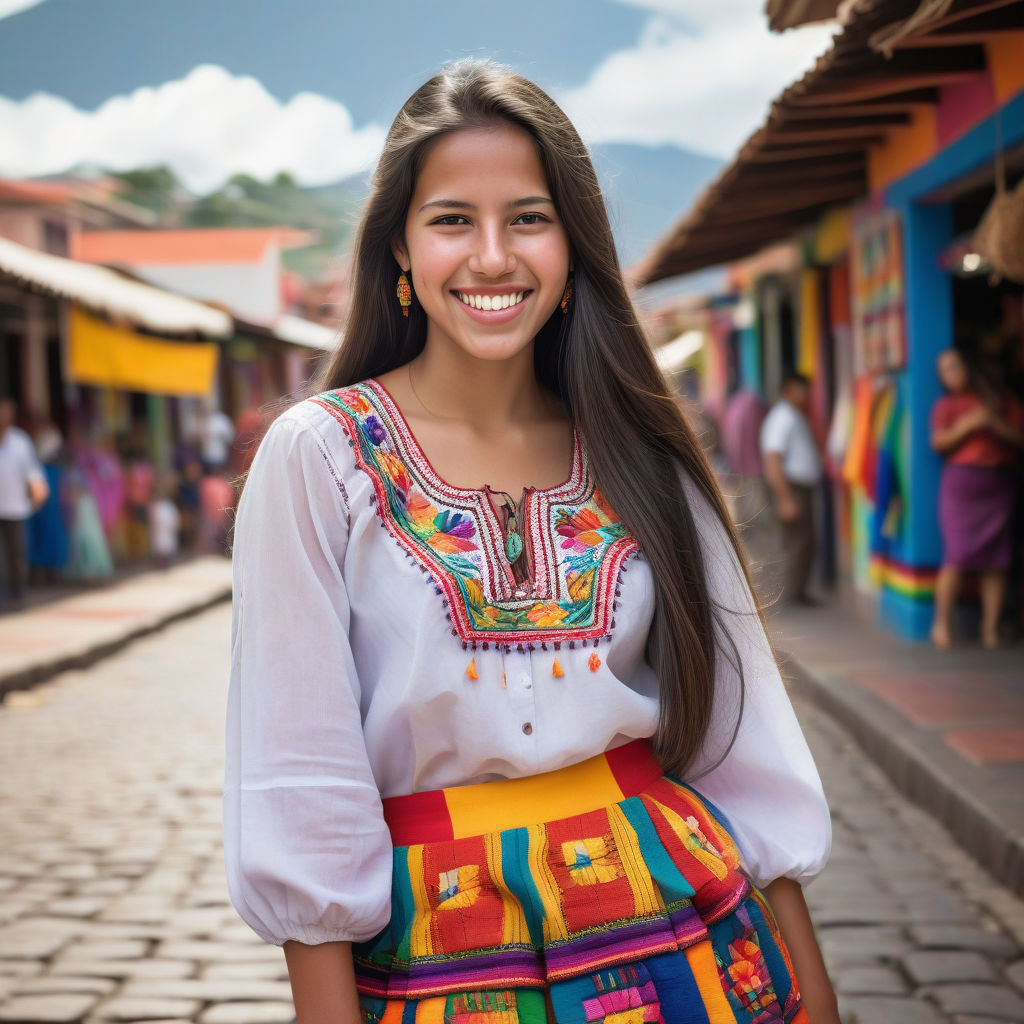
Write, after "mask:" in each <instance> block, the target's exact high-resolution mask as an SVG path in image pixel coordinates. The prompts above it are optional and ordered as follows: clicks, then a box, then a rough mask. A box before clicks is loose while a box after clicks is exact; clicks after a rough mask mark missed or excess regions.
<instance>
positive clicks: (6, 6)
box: [0, 0, 43, 18]
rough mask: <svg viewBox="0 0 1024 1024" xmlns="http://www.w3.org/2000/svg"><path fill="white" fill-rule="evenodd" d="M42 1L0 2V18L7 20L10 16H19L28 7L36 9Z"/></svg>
mask: <svg viewBox="0 0 1024 1024" xmlns="http://www.w3.org/2000/svg"><path fill="white" fill-rule="evenodd" d="M42 2H43V0H0V18H9V17H10V16H11V15H12V14H20V13H21V12H22V11H27V10H28V9H29V8H30V7H38V6H39V4H41V3H42Z"/></svg>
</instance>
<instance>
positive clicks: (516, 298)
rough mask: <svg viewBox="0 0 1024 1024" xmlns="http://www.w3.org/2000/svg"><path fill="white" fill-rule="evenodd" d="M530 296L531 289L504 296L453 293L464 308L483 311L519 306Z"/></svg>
mask: <svg viewBox="0 0 1024 1024" xmlns="http://www.w3.org/2000/svg"><path fill="white" fill-rule="evenodd" d="M530 294H532V289H530V288H527V289H526V290H525V291H521V292H507V293H506V294H504V295H470V294H469V293H468V292H460V291H453V292H452V295H454V296H455V297H456V298H457V299H458V300H459V302H461V303H462V304H463V305H464V306H469V307H470V308H471V309H481V310H486V311H490V310H495V309H509V308H510V307H512V306H518V305H519V303H520V302H522V301H523V299H525V298H526V296H527V295H530Z"/></svg>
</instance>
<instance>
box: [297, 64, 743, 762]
mask: <svg viewBox="0 0 1024 1024" xmlns="http://www.w3.org/2000/svg"><path fill="white" fill-rule="evenodd" d="M495 122H498V123H500V122H510V123H511V124H514V125H518V126H519V127H521V128H523V129H525V130H526V131H527V132H528V133H529V134H530V135H531V136H532V137H533V139H534V141H535V142H536V145H537V148H538V150H539V152H540V157H541V160H542V163H543V167H544V171H545V174H546V176H547V181H548V185H549V187H550V189H551V192H552V198H553V199H554V202H555V206H556V208H557V210H558V213H559V216H560V218H561V221H562V224H563V225H564V226H565V230H566V232H567V234H568V237H569V243H570V247H571V250H572V259H573V268H574V278H575V281H574V284H575V292H574V295H573V298H572V302H571V306H570V312H569V313H568V315H563V314H562V312H561V311H560V310H557V309H556V311H555V312H554V314H553V315H552V317H551V319H550V320H549V321H548V322H547V323H546V324H545V325H544V327H543V328H542V329H541V330H540V332H539V333H538V335H537V338H536V341H535V344H534V364H535V369H536V373H537V378H538V381H539V382H540V383H541V385H542V386H544V387H546V388H548V389H550V390H551V391H552V392H554V393H555V394H556V395H558V396H559V397H560V398H561V400H562V403H563V405H564V406H565V409H566V412H567V414H568V416H569V417H570V419H571V420H572V421H573V422H574V423H575V424H576V426H577V428H578V430H579V432H580V436H581V439H582V441H583V444H584V446H585V447H586V450H587V453H588V456H589V458H590V462H591V464H592V466H593V469H594V472H595V474H596V478H597V481H598V484H599V487H600V490H601V492H602V494H603V495H604V497H605V498H606V499H607V500H608V502H609V503H610V505H611V507H612V508H614V509H615V511H616V512H617V513H618V515H619V516H620V517H621V519H622V521H623V522H624V523H625V525H626V526H627V527H628V529H629V530H630V531H631V532H632V534H633V536H634V537H635V538H636V540H637V543H638V544H639V546H640V549H641V551H642V552H643V553H644V556H645V558H646V559H647V561H648V562H649V564H650V567H651V570H652V572H653V575H654V580H655V589H656V606H655V613H654V620H653V624H652V627H651V630H650V635H649V638H648V647H647V659H648V661H649V663H650V665H651V667H652V668H653V669H654V671H655V672H656V674H657V676H658V679H659V682H660V689H661V704H660V723H659V729H658V734H657V737H656V740H655V745H656V749H657V752H658V754H659V756H660V757H661V759H662V762H663V764H664V765H665V767H666V768H667V769H668V770H670V771H673V772H676V773H680V774H681V773H682V772H683V771H684V770H685V769H686V768H687V766H689V765H691V763H692V762H693V760H694V758H695V756H696V755H697V753H698V752H699V751H700V749H701V746H702V744H703V741H704V738H705V735H706V733H707V730H708V726H709V723H710V719H711V707H712V701H713V698H714V686H715V684H714V681H715V672H716V660H717V658H718V657H720V656H721V653H722V652H720V651H718V649H717V648H718V644H717V643H716V639H715V635H716V621H717V619H718V615H719V609H717V608H715V607H713V606H712V603H711V602H710V601H709V600H708V587H707V584H706V582H705V570H704V562H703V558H702V554H701V548H700V543H699V537H698V532H697V529H696V525H695V522H694V517H693V515H692V514H691V511H690V509H689V508H688V505H687V501H686V498H685V496H684V492H683V489H682V484H681V481H680V475H679V469H680V467H681V468H682V469H683V470H685V472H686V473H688V474H689V475H690V477H692V479H693V480H694V482H695V483H696V485H697V487H698V488H699V489H700V491H701V493H702V494H703V495H704V497H705V498H706V499H707V500H708V502H710V505H711V507H712V509H713V510H714V513H715V514H716V515H717V517H718V519H719V520H721V524H722V526H723V527H724V529H725V530H726V532H727V534H728V536H729V539H730V541H731V543H732V545H733V547H734V549H735V550H736V553H737V556H738V558H739V562H740V565H741V566H742V567H743V573H744V577H745V579H746V582H747V585H748V586H749V575H748V574H747V570H746V566H745V562H744V559H743V556H742V553H741V551H740V548H739V545H738V544H737V541H736V535H735V532H734V529H733V527H732V524H731V522H730V519H729V516H728V514H727V512H726V509H725V505H724V503H723V501H722V497H721V494H720V492H719V490H718V486H717V484H716V482H715V479H714V476H713V474H712V472H711V469H710V467H709V465H708V463H707V460H706V458H705V457H704V454H703V452H702V449H701V447H700V445H699V444H698V442H697V440H696V438H695V436H694V434H693V432H692V430H691V429H690V427H689V426H688V425H687V423H686V422H685V420H684V419H683V416H682V414H681V413H680V411H679V409H678V407H677V405H676V402H675V400H674V399H673V397H672V395H671V394H670V393H669V391H668V388H667V387H666V384H665V381H664V378H663V377H662V375H661V373H660V371H659V370H658V368H657V366H656V364H655V362H654V359H653V357H652V355H651V351H650V349H649V347H648V345H647V343H646V341H645V338H644V335H643V332H642V330H641V328H640V325H639V322H638V320H637V316H636V312H635V310H634V309H633V306H632V303H631V301H630V298H629V296H628V294H627V292H626V287H625V285H624V283H623V279H622V272H621V269H620V267H619V262H618V258H617V256H616V252H615V243H614V240H613V238H612V232H611V227H610V225H609V223H608V215H607V212H606V210H605V205H604V199H603V197H602V194H601V189H600V186H599V185H598V181H597V175H596V174H595V172H594V167H593V164H592V163H591V160H590V155H589V153H588V152H587V149H586V147H585V146H584V145H583V142H582V141H581V139H580V137H579V135H578V134H577V132H576V129H575V128H574V127H573V125H572V123H571V122H570V121H569V119H568V118H567V117H566V115H565V114H564V113H563V112H562V110H561V109H560V108H559V107H558V106H557V104H556V103H555V102H554V101H553V100H552V99H551V98H550V97H549V96H548V95H547V94H546V93H544V92H543V91H542V90H541V89H540V88H538V87H537V86H536V85H534V84H533V83H532V82H530V81H528V80H527V79H525V78H523V77H521V76H519V75H517V74H514V73H513V72H511V71H509V70H507V69H505V68H502V67H500V66H498V65H495V64H493V63H491V62H487V61H476V60H472V61H461V62H459V63H456V64H453V65H451V66H449V67H447V68H446V69H445V70H443V71H442V72H441V73H440V74H438V75H436V76H434V77H433V78H431V79H430V80H429V81H428V82H426V83H425V84H424V85H423V86H421V87H420V88H419V89H417V90H416V92H415V93H413V95H412V96H411V97H410V98H409V99H408V100H407V101H406V103H405V105H404V106H403V107H402V109H401V110H400V111H399V113H398V116H397V117H396V118H395V121H394V124H392V126H391V129H390V131H389V132H388V135H387V140H386V142H385V144H384V151H383V153H382V155H381V157H380V162H379V163H378V165H377V169H376V172H375V174H374V177H373V182H372V189H371V194H370V197H369V201H368V203H367V206H366V209H365V212H364V214H363V218H362V223H361V225H360V227H359V230H358V233H357V236H356V242H355V254H354V266H353V277H352V290H351V296H352V298H351V305H350V308H349V312H348V317H347V321H346V325H345V336H344V342H343V343H342V344H341V345H340V346H339V348H338V350H337V351H336V352H335V354H334V356H333V357H332V358H331V360H330V362H329V363H328V364H327V365H326V366H325V367H324V369H323V370H322V371H321V372H320V373H319V374H318V376H317V377H316V379H315V380H314V381H312V382H311V387H310V391H311V393H317V392H320V391H326V390H331V389H334V388H339V387H345V386H348V385H350V384H354V383H356V382H358V381H361V380H365V379H366V378H367V377H375V376H377V375H379V374H382V373H385V372H386V371H388V370H391V369H394V368H396V367H398V366H402V365H404V364H405V363H407V362H409V361H410V360H411V359H413V358H414V357H415V356H417V355H418V354H419V353H420V352H421V351H422V349H423V346H424V344H425V341H426V330H427V323H426V316H425V314H424V312H423V310H422V308H421V307H420V306H419V304H418V303H416V302H415V301H414V302H413V306H412V308H411V309H410V316H409V317H408V318H406V317H403V316H401V314H400V311H399V306H398V303H397V301H396V299H395V282H396V280H397V276H398V273H399V268H398V265H397V264H396V262H395V258H394V256H393V254H392V250H391V242H392V240H393V239H395V238H398V237H401V234H402V231H403V228H404V224H405V218H406V214H407V211H408V208H409V203H410V201H411V199H412V194H413V188H414V185H415V182H416V176H417V173H418V172H419V169H420V168H421V167H422V165H423V161H424V159H425V158H426V154H427V150H428V146H429V145H430V143H431V142H433V141H435V140H436V139H438V138H439V137H440V136H441V135H443V134H445V133H448V132H454V131H458V130H460V129H464V128H470V127H481V126H486V125H493V124H494V123H495ZM718 632H719V633H720V634H721V635H725V637H726V642H727V643H730V642H731V639H730V638H729V637H728V635H727V634H726V633H725V631H724V630H719V631H718ZM734 658H735V660H733V659H734ZM730 661H733V664H734V665H735V667H736V668H737V670H738V671H739V672H740V676H741V680H742V665H741V664H740V660H739V658H738V656H737V652H736V647H735V644H732V650H731V656H730Z"/></svg>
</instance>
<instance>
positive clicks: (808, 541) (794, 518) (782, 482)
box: [761, 373, 823, 605]
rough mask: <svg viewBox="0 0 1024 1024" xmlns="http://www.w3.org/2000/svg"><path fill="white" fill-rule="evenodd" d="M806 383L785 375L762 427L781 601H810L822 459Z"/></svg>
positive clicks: (801, 377) (797, 375) (798, 375)
mask: <svg viewBox="0 0 1024 1024" xmlns="http://www.w3.org/2000/svg"><path fill="white" fill-rule="evenodd" d="M810 406H811V382H810V381H809V380H808V379H807V378H806V377H805V376H804V375H803V374H802V373H790V374H787V375H786V377H785V379H784V380H783V382H782V391H781V394H780V397H779V400H778V401H777V402H776V403H775V404H774V405H773V406H772V408H771V410H770V411H769V413H768V415H767V416H766V417H765V419H764V423H763V424H762V425H761V456H762V459H763V462H764V474H765V477H766V479H767V481H768V486H769V488H770V490H771V496H772V502H773V505H774V509H775V517H776V520H777V522H778V524H779V534H780V541H781V548H782V560H783V567H782V569H783V573H782V576H783V578H782V591H781V594H780V598H781V600H783V601H789V602H795V603H797V604H803V605H815V604H817V601H816V600H815V599H814V598H812V597H811V595H810V593H809V592H808V586H809V583H810V578H811V569H812V568H813V566H814V557H815V554H816V552H817V533H816V530H815V521H814V520H815V516H814V503H815V498H816V495H817V491H818V486H819V484H820V483H821V477H822V469H823V467H822V459H821V452H820V451H819V450H818V443H817V441H815V439H814V434H813V432H812V431H811V424H810V422H809V421H808V419H807V413H808V412H809V410H810Z"/></svg>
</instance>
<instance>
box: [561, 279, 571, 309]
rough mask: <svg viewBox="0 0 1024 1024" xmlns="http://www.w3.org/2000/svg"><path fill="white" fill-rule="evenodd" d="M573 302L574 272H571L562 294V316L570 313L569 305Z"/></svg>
mask: <svg viewBox="0 0 1024 1024" xmlns="http://www.w3.org/2000/svg"><path fill="white" fill-rule="evenodd" d="M571 301H572V271H571V270H570V271H569V279H568V280H567V281H566V282H565V291H564V292H562V302H561V306H562V314H563V315H565V314H566V313H568V312H569V303H570V302H571Z"/></svg>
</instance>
